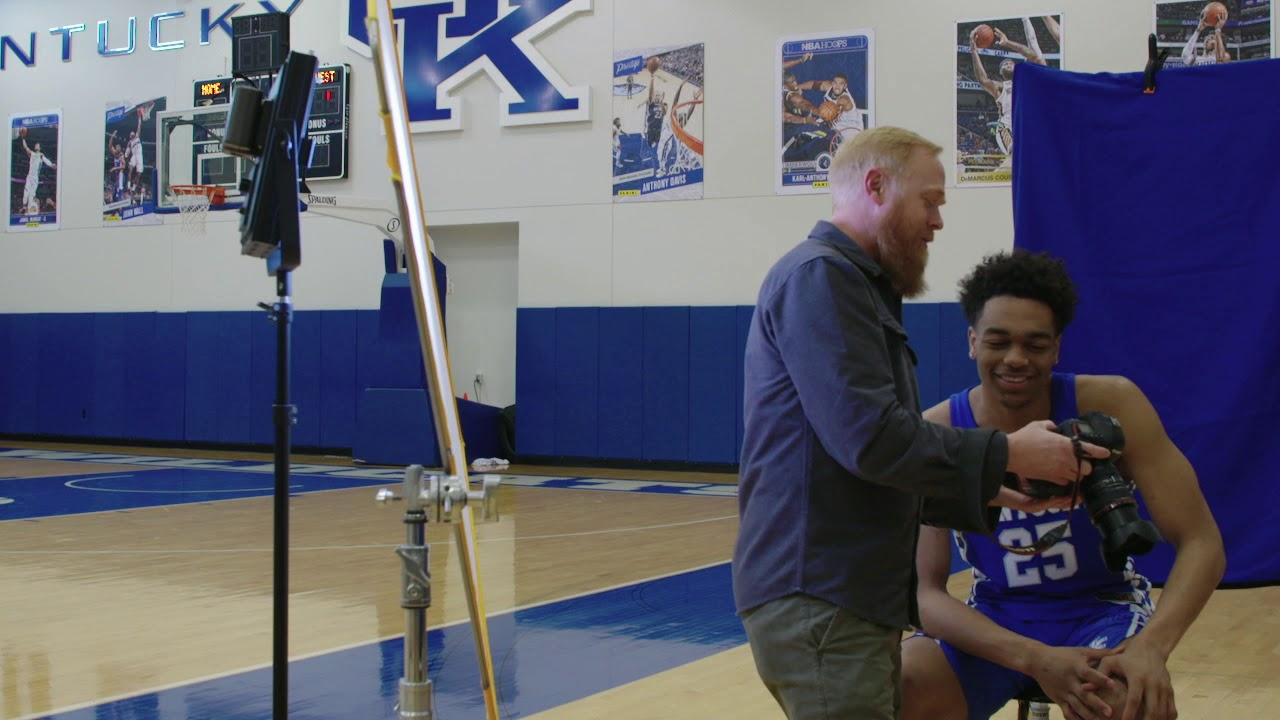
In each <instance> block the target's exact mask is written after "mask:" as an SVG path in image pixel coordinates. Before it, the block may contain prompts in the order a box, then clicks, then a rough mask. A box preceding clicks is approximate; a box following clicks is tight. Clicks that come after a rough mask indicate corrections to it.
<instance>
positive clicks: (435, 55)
mask: <svg viewBox="0 0 1280 720" xmlns="http://www.w3.org/2000/svg"><path fill="white" fill-rule="evenodd" d="M367 7H368V4H367V0H348V2H347V8H348V10H347V17H345V18H343V42H344V44H346V45H348V46H349V47H351V48H353V49H355V50H356V51H358V52H360V53H361V54H364V55H366V56H369V55H370V50H369V34H368V30H367V28H366V26H365V14H366V10H367ZM590 10H591V0H447V1H446V2H436V3H430V4H418V5H406V6H403V7H395V8H394V9H393V11H392V14H393V15H394V17H395V25H396V32H397V35H398V38H399V44H400V54H401V57H400V64H401V67H402V68H404V85H405V88H404V90H405V99H406V101H407V102H408V106H409V123H410V128H411V129H412V130H413V131H414V132H432V131H439V130H458V129H460V128H462V101H461V98H457V97H453V96H452V95H451V93H452V91H453V90H454V89H455V88H456V87H457V86H459V85H461V84H462V83H464V82H466V81H467V80H469V79H471V78H472V77H473V76H475V75H476V74H477V73H480V72H484V73H486V74H488V76H489V78H490V79H491V80H493V82H494V83H495V84H496V85H497V86H498V87H499V88H500V91H501V95H500V97H499V103H500V105H501V112H500V118H499V122H500V123H501V124H502V125H538V124H545V123H561V122H574V121H579V120H586V119H588V118H589V114H590V109H591V108H590V99H591V89H590V87H588V86H586V85H582V86H570V85H569V84H568V83H567V82H565V80H564V78H562V77H561V76H560V74H559V73H557V72H556V70H555V68H553V67H552V66H551V63H550V62H548V61H547V59H546V58H545V57H543V55H542V54H541V53H539V52H538V51H537V50H536V49H534V47H533V42H534V41H535V40H537V39H538V38H539V37H541V36H543V35H545V34H547V33H548V32H550V31H551V30H553V29H555V28H556V27H558V26H560V25H561V24H563V23H564V22H566V21H568V20H569V19H570V18H572V17H574V16H575V15H577V14H579V13H583V12H589V11H590Z"/></svg>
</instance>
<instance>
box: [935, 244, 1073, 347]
mask: <svg viewBox="0 0 1280 720" xmlns="http://www.w3.org/2000/svg"><path fill="white" fill-rule="evenodd" d="M1002 295H1007V296H1011V297H1017V298H1024V299H1027V300H1036V301H1039V302H1042V303H1044V304H1045V305H1047V306H1048V307H1049V310H1050V311H1051V312H1052V313H1053V327H1054V330H1055V331H1056V333H1057V334H1058V335H1061V334H1062V331H1063V330H1065V329H1066V328H1067V325H1069V324H1070V323H1071V320H1072V319H1073V318H1074V317H1075V314H1076V303H1077V302H1078V298H1077V297H1076V289H1075V285H1074V284H1073V283H1072V282H1071V276H1070V275H1069V274H1068V273H1067V266H1066V264H1065V263H1063V262H1062V260H1060V259H1058V258H1056V257H1053V256H1052V255H1050V254H1048V253H1043V252H1040V253H1031V252H1027V251H1026V250H1021V249H1015V250H1014V251H1013V252H1011V253H1010V252H1000V253H996V254H994V255H988V256H986V257H985V258H983V260H982V262H981V263H980V264H979V265H978V266H977V267H976V268H974V269H973V271H972V272H970V273H969V274H968V275H967V276H965V278H964V279H963V280H961V281H960V307H961V308H962V309H963V310H964V316H965V319H966V320H968V321H969V324H970V325H977V324H978V319H979V318H980V317H981V316H982V308H983V307H985V306H986V304H987V301H988V300H990V299H991V298H993V297H1000V296H1002Z"/></svg>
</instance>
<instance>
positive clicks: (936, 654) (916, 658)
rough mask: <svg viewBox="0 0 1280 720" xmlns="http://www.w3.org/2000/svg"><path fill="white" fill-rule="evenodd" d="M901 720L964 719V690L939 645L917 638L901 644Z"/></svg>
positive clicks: (965, 708) (965, 709) (966, 709)
mask: <svg viewBox="0 0 1280 720" xmlns="http://www.w3.org/2000/svg"><path fill="white" fill-rule="evenodd" d="M901 682H902V716H901V720H965V718H966V714H967V712H968V707H967V705H966V703H965V699H964V691H963V690H962V689H961V687H960V682H959V681H958V680H957V679H956V676H955V673H954V672H953V671H952V670H951V665H950V663H948V662H947V659H946V655H944V654H943V652H942V649H941V648H940V647H938V645H937V643H935V642H934V641H933V640H930V639H929V638H924V637H916V638H912V639H910V640H908V641H907V642H904V643H903V644H902V680H901Z"/></svg>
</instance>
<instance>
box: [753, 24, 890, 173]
mask: <svg viewBox="0 0 1280 720" xmlns="http://www.w3.org/2000/svg"><path fill="white" fill-rule="evenodd" d="M774 59H775V60H776V61H777V67H776V68H775V73H776V74H775V75H774V77H777V78H778V79H779V82H781V83H782V98H781V103H780V106H779V107H778V108H777V109H776V111H775V112H774V124H775V128H776V131H777V134H776V135H775V137H776V138H778V146H777V147H778V151H777V152H778V154H777V158H778V160H777V164H776V170H775V172H774V186H775V189H776V190H777V192H778V193H779V194H782V195H798V194H804V193H825V192H827V168H829V167H831V158H832V157H833V156H834V155H835V151H836V148H838V147H839V146H840V143H841V142H843V141H844V140H846V139H848V138H850V137H853V136H854V135H856V134H858V133H859V132H861V131H862V130H864V129H866V128H869V127H872V126H873V125H874V124H875V104H874V98H875V85H874V82H875V80H874V78H875V32H874V31H873V30H848V31H844V32H835V33H822V34H816V35H791V36H788V37H783V38H779V39H778V45H777V52H776V53H775V55H774Z"/></svg>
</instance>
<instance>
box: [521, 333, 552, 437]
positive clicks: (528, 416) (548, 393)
mask: <svg viewBox="0 0 1280 720" xmlns="http://www.w3.org/2000/svg"><path fill="white" fill-rule="evenodd" d="M555 387H556V311H555V310H554V309H552V308H519V309H517V310H516V394H517V400H516V404H517V409H516V453H517V454H520V455H555V454H556V391H555Z"/></svg>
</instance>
